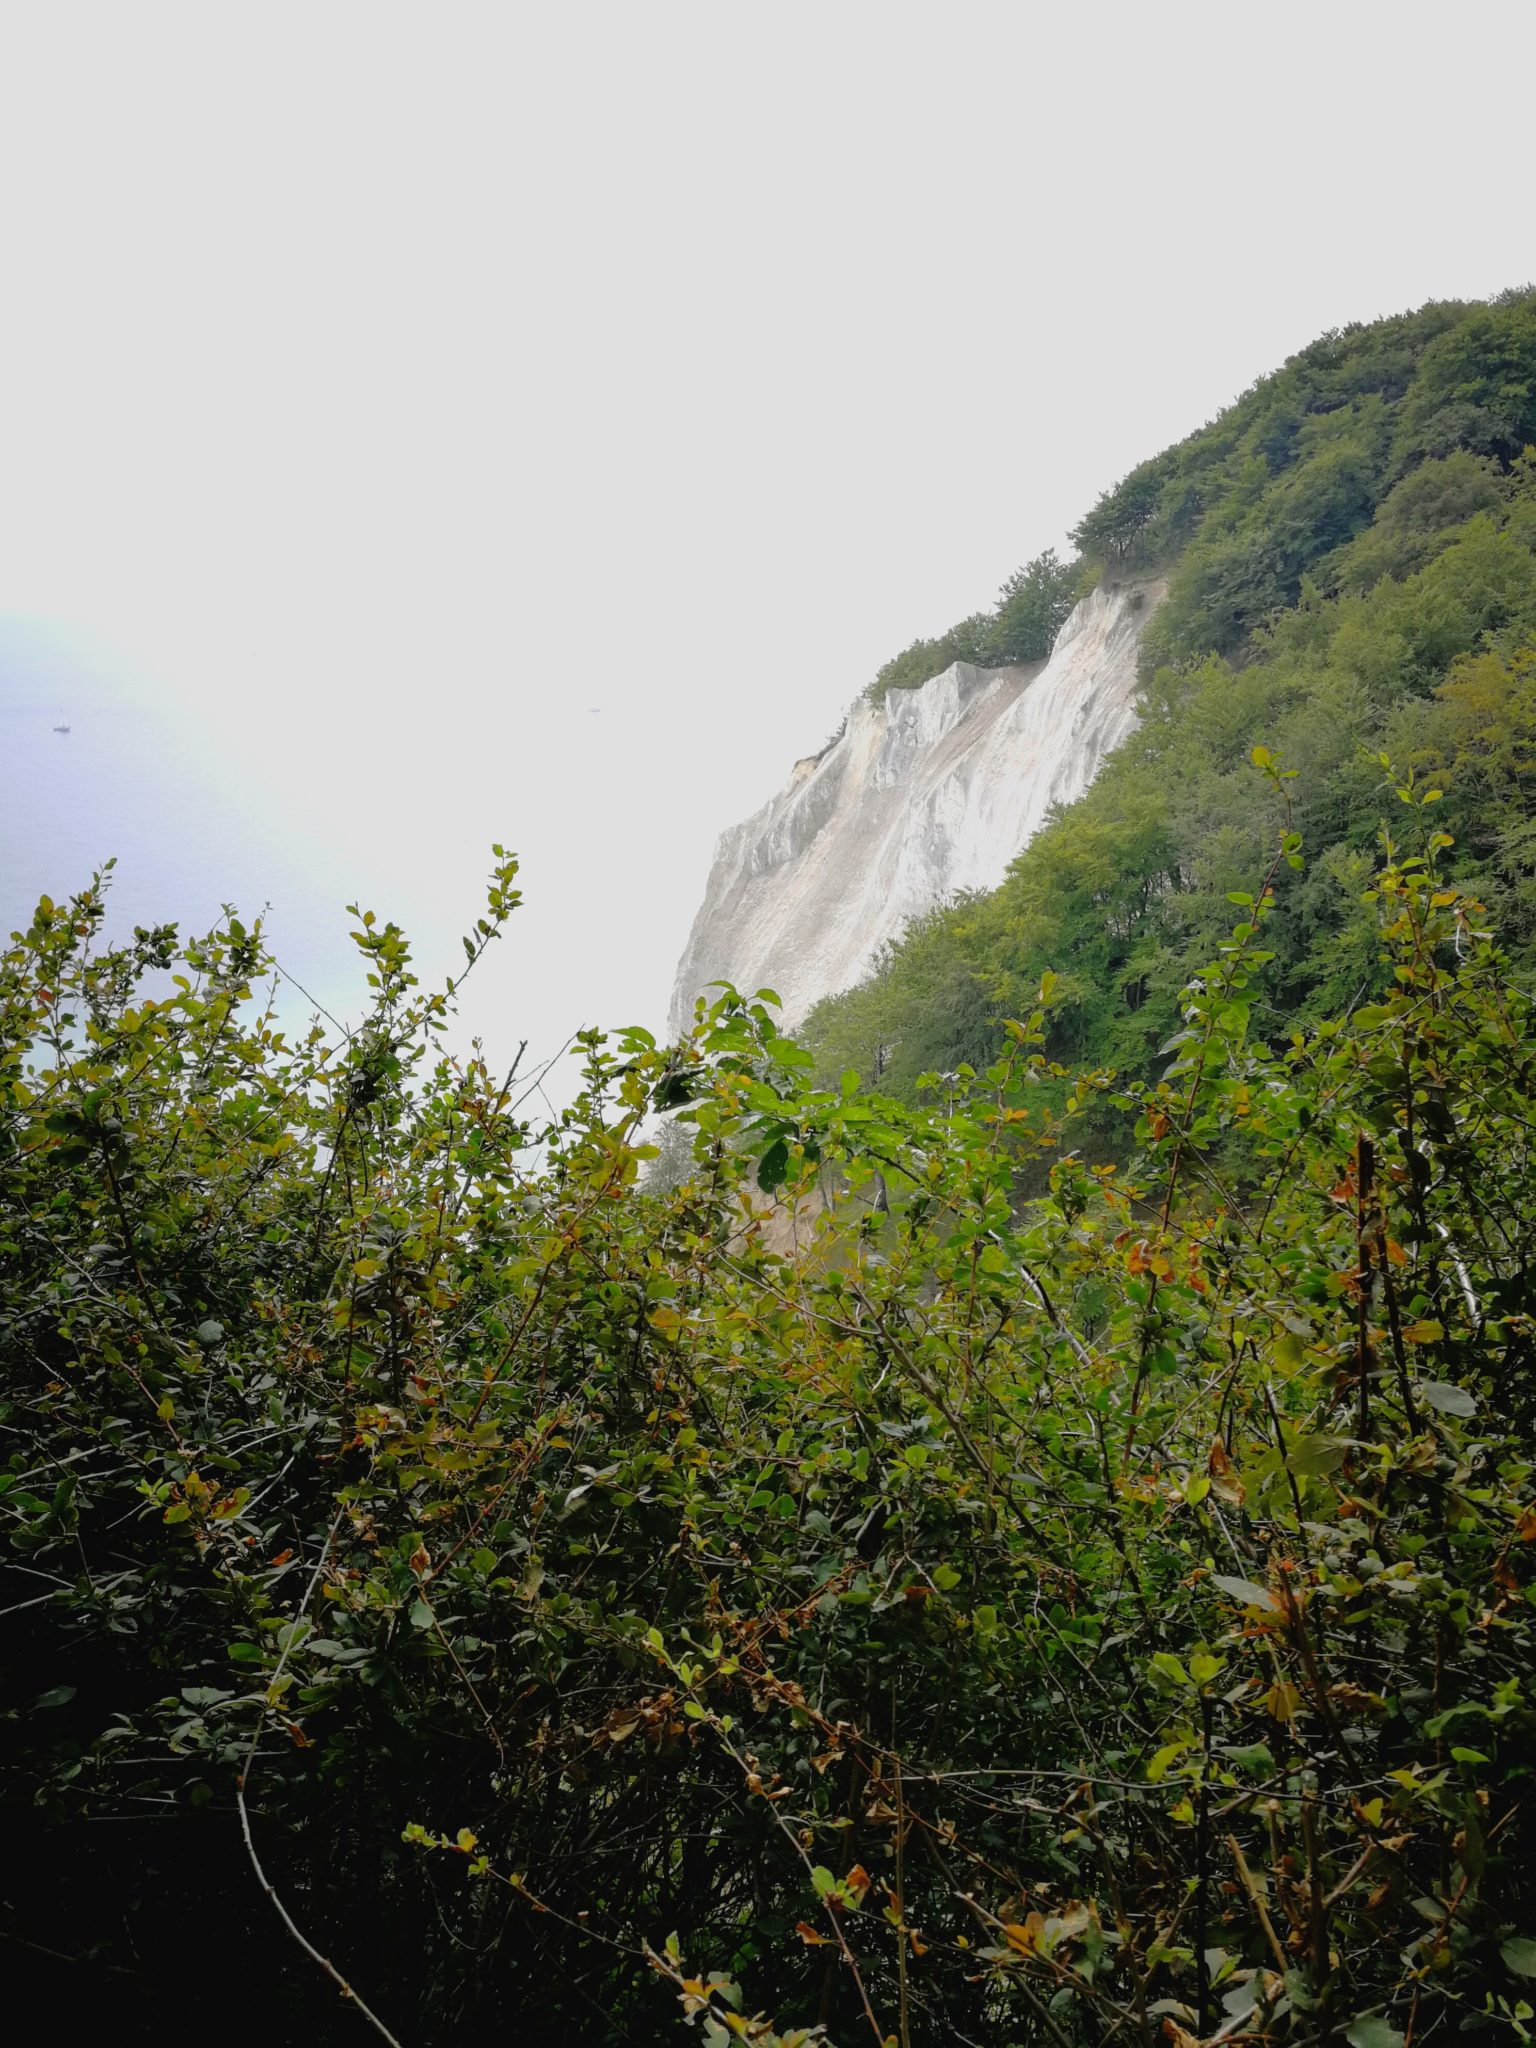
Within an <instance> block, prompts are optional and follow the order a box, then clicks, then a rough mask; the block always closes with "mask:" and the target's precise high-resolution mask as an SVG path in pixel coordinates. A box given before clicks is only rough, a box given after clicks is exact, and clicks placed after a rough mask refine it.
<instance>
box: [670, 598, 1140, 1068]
mask: <svg viewBox="0 0 1536 2048" xmlns="http://www.w3.org/2000/svg"><path fill="white" fill-rule="evenodd" d="M1161 596H1162V586H1161V585H1160V584H1155V583H1145V582H1143V583H1108V582H1106V583H1101V584H1100V585H1099V587H1098V589H1096V590H1095V591H1093V592H1092V594H1091V595H1090V596H1088V597H1085V598H1084V599H1083V601H1082V603H1081V604H1079V605H1078V606H1077V608H1076V610H1075V611H1074V612H1073V613H1072V615H1071V617H1070V618H1069V619H1068V620H1067V622H1066V624H1065V625H1064V626H1063V627H1062V629H1061V633H1060V635H1059V636H1058V638H1057V641H1056V645H1055V647H1054V648H1053V649H1052V651H1051V655H1050V658H1049V660H1047V661H1044V662H1037V663H1034V664H1033V665H1031V666H1029V667H1026V668H996V669H982V668H973V667H972V666H971V664H970V663H969V662H964V661H957V662H956V663H955V664H954V665H953V666H952V667H950V668H947V669H945V671H944V673H943V674H942V675H938V676H935V677H933V679H932V680H931V681H930V682H927V683H924V684H923V686H922V688H921V689H917V690H892V691H890V692H889V693H888V694H887V696H886V697H885V699H884V701H883V702H882V703H880V704H870V703H868V702H867V701H865V700H863V699H861V700H860V701H859V702H858V703H857V704H856V705H855V706H854V708H853V710H852V711H850V713H849V715H848V722H847V725H846V727H845V729H844V731H843V732H842V733H841V734H840V735H839V737H838V738H837V739H836V740H835V741H834V742H833V744H832V745H831V746H830V747H828V748H826V749H825V750H824V751H823V752H822V753H820V754H818V755H815V756H814V757H812V758H811V759H809V760H805V761H800V762H797V763H796V765H795V769H794V772H793V774H792V775H791V777H790V780H789V784H788V786H787V787H786V788H784V789H782V790H781V791H780V792H779V794H778V795H777V796H776V797H774V798H772V799H771V800H770V801H769V802H768V803H766V804H764V805H763V807H762V809H761V810H760V811H756V812H754V814H753V815H752V816H751V817H750V818H748V819H746V820H745V822H744V823H742V824H740V825H736V826H733V827H732V828H731V830H729V831H728V832H724V833H722V834H721V837H720V841H719V844H718V845H717V847H716V849H715V860H714V866H713V867H712V868H711V870H710V876H709V883H708V886H707V888H706V890H705V895H704V902H703V905H702V906H701V908H700V910H699V914H698V916H697V917H696V918H695V919H694V924H693V930H692V932H691V933H690V934H689V938H688V944H687V947H686V949H685V951H684V953H683V957H682V961H681V963H680V965H679V967H678V972H677V982H676V985H675V988H674V991H673V997H672V1028H673V1029H674V1031H677V1030H681V1029H682V1028H683V1026H684V1025H685V1023H686V1021H687V1020H688V1019H689V1018H690V1017H691V1016H692V1014H693V1004H694V998H695V997H696V996H697V995H699V994H701V993H702V992H703V991H704V990H705V989H706V987H707V986H708V984H709V983H710V982H712V981H729V982H733V983H734V984H735V986H736V987H737V988H739V989H741V990H743V991H744V992H745V993H747V994H751V992H752V991H753V990H754V989H757V988H760V987H768V988H772V989H774V990H776V991H777V992H778V994H779V996H780V997H781V999H782V1001H783V1010H782V1013H781V1022H783V1023H784V1024H786V1025H794V1024H797V1023H798V1022H799V1021H800V1020H801V1018H803V1017H804V1016H805V1014H806V1013H807V1011H808V1010H810V1009H811V1008H812V1006H813V1005H814V1004H816V1003H817V1002H819V1001H820V1000H821V998H822V997H823V996H826V995H833V994H836V993H837V992H838V991H840V990H842V989H845V988H850V987H852V986H853V984H854V983H855V982H857V981H860V980H862V979H863V977H864V976H865V975H866V974H868V973H869V971H870V969H871V968H872V967H873V965H874V963H875V960H876V957H877V955H878V954H879V952H880V949H881V947H882V946H884V945H885V944H886V943H887V942H888V941H889V940H891V939H893V938H895V937H897V936H898V935H899V933H900V932H901V930H902V928H903V927H904V926H905V925H906V924H907V922H908V921H909V920H910V919H911V918H913V917H916V916H919V915H920V914H921V913H922V912H924V911H926V910H931V909H932V908H933V906H934V905H935V904H937V903H940V902H942V901H943V900H944V898H945V897H947V896H952V895H954V894H955V893H956V892H957V891H959V890H963V889H991V888H995V887H996V886H997V884H998V883H999V882H1000V881H1001V880H1002V879H1003V876H1004V874H1005V873H1006V872H1007V869H1008V864H1009V862H1010V861H1011V860H1012V859H1013V858H1014V856H1015V854H1017V853H1018V852H1019V850H1020V849H1021V848H1022V847H1023V846H1024V845H1025V844H1026V843H1027V842H1028V841H1029V840H1030V839H1031V838H1032V837H1033V835H1034V834H1035V833H1036V832H1037V831H1038V830H1039V828H1040V826H1041V825H1042V824H1043V823H1044V822H1045V818H1046V814H1047V813H1048V811H1049V810H1050V808H1051V806H1052V805H1053V804H1064V803H1071V802H1072V801H1073V799H1074V798H1076V797H1079V796H1081V795H1082V793H1083V791H1084V790H1085V789H1086V788H1087V787H1088V785H1089V783H1090V782H1091V781H1092V780H1093V778H1094V776H1095V774H1096V773H1097V772H1098V767H1099V763H1100V762H1101V761H1102V760H1103V758H1104V756H1105V755H1106V754H1107V753H1108V752H1109V751H1110V749H1111V748H1112V747H1115V746H1117V745H1118V744H1119V742H1120V741H1121V740H1123V739H1124V738H1125V737H1126V736H1127V734H1128V733H1130V732H1131V730H1132V729H1133V728H1134V726H1135V724H1136V649H1137V643H1138V641H1139V640H1140V638H1141V631H1142V628H1143V626H1145V624H1146V622H1147V620H1148V619H1149V618H1150V616H1151V614H1152V611H1153V608H1154V606H1155V605H1156V603H1157V600H1158V599H1159V598H1160V597H1161Z"/></svg>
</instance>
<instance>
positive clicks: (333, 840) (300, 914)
mask: <svg viewBox="0 0 1536 2048" xmlns="http://www.w3.org/2000/svg"><path fill="white" fill-rule="evenodd" d="M130 685H131V679H129V681H125V680H124V678H123V677H121V676H119V675H117V674H114V673H111V672H107V671H103V670H95V669H93V668H92V666H91V662H90V660H89V659H88V658H85V657H82V656H81V655H80V653H79V651H78V650H70V649H67V648H66V649H65V650H64V653H63V654H62V655H61V653H60V649H59V647H58V646H57V645H55V644H53V643H51V642H49V641H48V640H47V639H46V637H45V638H44V639H42V640H39V639H38V638H37V637H36V636H35V635H34V636H32V637H30V638H29V637H28V636H27V635H26V634H25V633H22V632H20V630H19V629H16V628H12V627H10V626H8V625H7V623H6V622H4V621H0V931H3V932H4V933H5V934H9V933H10V932H11V931H12V930H13V929H15V928H16V927H17V926H18V925H19V924H21V923H22V922H23V921H24V920H26V919H27V918H28V917H29V916H30V914H31V911H32V909H33V907H34V906H35V904H36V902H37V899H38V897H39V896H40V895H42V894H44V893H46V894H48V895H50V896H53V897H55V898H59V897H62V896H65V895H67V894H68V893H69V892H70V891H72V890H74V889H77V888H79V887H81V886H82V885H83V884H84V883H85V882H86V881H87V879H88V878H89V876H90V874H91V872H92V870H93V869H94V868H95V867H97V866H99V865H100V864H101V863H102V862H103V861H104V860H105V859H106V858H107V857H108V856H109V855H115V856H116V861H117V866H116V869H115V871H114V875H113V880H112V888H111V899H110V900H111V906H112V908H111V915H110V920H109V929H110V930H111V931H112V932H114V933H116V934H119V935H121V934H125V933H126V932H127V931H128V930H129V929H130V928H131V927H132V925H134V924H150V923H160V922H167V921H171V922H176V923H178V924H180V925H181V926H182V927H183V928H184V929H194V930H195V929H206V928H207V927H208V926H210V925H211V924H212V923H213V922H214V921H215V920H216V919H217V918H218V916H219V915H220V911H221V907H222V906H223V905H224V904H226V903H231V904H234V905H235V906H236V907H237V908H238V909H239V911H240V914H241V915H242V916H243V917H245V918H246V919H247V920H249V919H250V917H251V916H252V915H254V914H255V913H257V912H261V911H263V910H265V912H266V914H267V926H268V931H269V933H270V935H271V939H272V942H273V944H274V947H275V950H276V953H277V956H278V959H279V961H280V962H281V964H282V966H283V967H284V969H285V970H286V971H287V973H288V974H289V975H291V976H292V977H293V978H294V981H295V982H296V983H302V984H303V987H304V989H305V990H307V991H308V992H309V994H310V996H312V997H313V998H314V999H315V1001H316V1002H318V1003H320V1004H322V1005H323V1006H324V1007H325V1008H326V1009H328V1010H331V1011H333V1012H335V1014H336V1015H337V1016H339V1017H344V1018H348V1019H350V1018H354V1017H355V1016H356V1015H357V1014H358V1011H359V1008H360V1006H361V1004H362V1001H363V1000H364V997H365V989H364V986H363V978H362V970H361V968H360V967H358V966H357V965H355V957H356V956H355V954H354V951H353V948H352V947H351V945H350V943H349V941H348V939H347V937H346V934H347V932H348V930H349V929H350V928H351V926H352V924H353V922H354V920H352V919H350V918H348V917H347V915H346V912H345V909H344V906H345V905H346V904H347V903H349V902H358V903H360V904H361V905H362V906H363V907H364V908H372V909H374V910H376V911H377V912H378V913H379V915H380V917H381V918H384V917H390V918H394V919H395V920H396V921H397V922H398V923H399V924H401V925H402V926H403V927H404V928H405V930H406V931H407V933H408V934H409V935H410V937H411V940H412V944H413V948H414V953H415V959H416V963H417V966H418V970H419V971H420V973H421V975H422V979H423V981H424V982H425V981H428V980H430V981H432V982H440V981H441V979H442V978H443V977H444V976H445V975H448V974H455V973H457V972H458V970H459V968H460V967H461V966H462V963H463V948H462V945H461V944H460V934H461V933H462V932H464V931H466V930H467V929H469V928H470V927H471V926H472V924H473V922H474V919H475V918H476V916H477V915H479V913H480V911H481V909H482V907H483V885H484V877H485V875H486V873H487V871H488V869H489V866H490V851H489V849H490V845H491V843H492V841H495V840H500V841H501V842H502V843H503V844H505V845H507V846H508V847H510V848H511V849H512V850H514V851H516V852H518V853H519V854H520V855H522V856H523V858H524V871H523V876H522V882H523V885H524V888H525V893H526V897H527V902H526V907H525V908H524V909H522V910H520V911H519V912H518V913H517V915H516V916H515V917H514V919H513V921H512V925H511V927H510V928H509V931H508V935H507V937H506V938H505V939H504V940H503V941H501V942H500V943H499V944H498V945H497V946H496V947H495V948H493V949H492V951H491V953H490V954H488V955H487V957H486V959H485V961H484V963H483V964H482V966H481V968H480V969H478V970H477V972H476V975H475V976H474V978H473V979H472V981H471V982H470V983H469V984H468V985H467V986H466V989H465V992H464V996H463V998H462V1013H461V1023H460V1026H459V1028H458V1029H457V1032H456V1038H457V1041H458V1043H459V1044H460V1045H461V1046H462V1045H467V1043H468V1041H469V1038H470V1037H471V1035H479V1036H481V1037H482V1038H483V1040H484V1042H485V1045H486V1050H487V1053H488V1056H489V1057H490V1058H491V1059H492V1062H493V1064H495V1063H497V1062H498V1061H499V1062H502V1063H505V1062H507V1061H509V1060H510V1058H511V1055H512V1053H513V1052H515V1051H516V1049H517V1046H518V1043H519V1042H520V1041H521V1040H523V1039H527V1040H528V1041H529V1045H528V1052H527V1054H526V1055H525V1071H526V1070H528V1069H530V1068H532V1066H533V1065H534V1064H535V1063H536V1062H538V1061H539V1060H542V1059H546V1058H549V1057H551V1056H553V1055H555V1054H556V1053H557V1052H558V1049H559V1047H560V1045H561V1044H562V1042H563V1041H564V1040H566V1039H567V1038H568V1037H569V1035H570V1034H571V1033H573V1032H574V1031H575V1030H577V1029H578V1028H581V1027H583V1026H586V1025H590V1024H601V1025H603V1026H614V1025H621V1024H625V1023H629V1022H640V1023H644V1024H647V1025H649V1026H651V1027H652V1028H658V1027H659V1025H660V1022H661V1020H662V1019H663V1018H664V1016H665V1008H666V1000H667V993H668V988H669V984H670V976H671V972H672V968H673V965H674V963H675V961H676V958H677V955H678V952H679V950H680V948H681V942H682V938H683V936H684V934H685V932H686V929H687V924H688V920H689V918H690V916H691V914H692V910H693V908H694V904H695V901H696V898H697V895H698V892H699V890H700V888H701V886H702V881H703V872H704V865H705V862H706V860H707V847H708V838H709V832H710V829H711V828H710V826H709V825H708V824H705V825H703V826H692V827H690V828H689V830H690V832H691V838H690V839H689V840H688V854H689V859H687V860H683V859H680V858H679V856H678V847H679V843H680V841H679V838H678V833H679V832H680V831H681V829H682V828H681V826H680V824H679V822H678V819H677V817H675V816H669V815H668V814H667V813H666V812H665V811H663V812H662V813H661V814H658V813H657V811H656V808H655V807H654V806H651V807H650V817H649V822H645V821H644V814H645V811H646V794H645V791H644V789H643V787H640V788H637V786H636V769H635V765H634V764H635V760H636V757H637V754H638V753H639V752H640V746H641V742H640V736H639V728H638V721H637V722H636V723H635V724H633V725H631V726H629V727H626V725H625V722H624V718H625V714H624V709H623V707H616V711H617V715H615V713H614V712H613V711H610V712H609V713H607V714H606V722H605V716H603V715H599V714H598V713H597V712H596V711H594V710H593V708H592V707H590V706H588V705H587V704H586V702H585V701H584V700H583V698H582V697H580V696H574V697H573V696H571V693H569V692H568V693H567V696H568V697H569V698H570V701H565V700H563V699H560V698H555V697H551V698H550V699H548V700H547V701H544V702H543V703H541V704H540V705H537V706H535V707H532V708H530V707H529V706H527V705H524V706H521V707H519V708H518V709H517V712H516V716H515V717H514V716H512V715H511V713H510V711H509V714H508V716H507V718H506V722H505V727H504V729H501V730H498V727H497V725H496V723H495V721H494V718H493V719H491V720H490V721H489V722H487V720H486V719H485V718H484V717H483V716H482V717H479V718H477V719H475V720H473V721H469V720H466V721H464V722H463V723H462V724H461V723H459V722H458V721H456V720H455V719H454V718H453V717H452V716H451V714H450V715H445V710H444V706H443V705H442V703H441V702H440V701H434V700H432V699H430V698H428V699H425V700H424V701H423V703H422V706H421V710H420V716H419V718H417V719H416V720H415V721H414V722H405V723H404V724H402V722H401V720H400V719H399V718H396V719H395V720H394V721H393V722H392V723H390V724H389V725H387V726H385V725H383V724H382V722H381V721H378V720H374V721H370V719H369V717H368V716H367V707H366V704H365V703H358V702H353V703H350V704H339V703H337V704H332V705H330V706H328V707H323V706H316V707H305V706H303V705H301V704H295V703H293V702H291V701H290V702H288V703H287V704H286V706H285V707H284V708H283V710H282V712H281V714H280V715H279V714H277V713H275V712H273V711H271V710H263V711H262V712H261V714H260V715H259V716H252V715H250V714H244V713H240V712H238V711H234V710H229V709H223V708H221V707H220V706H219V705H218V704H217V703H215V702H213V701H212V700H210V701H208V702H198V701H191V702H188V701H184V700H170V699H167V700H163V701H162V700H157V699H156V696H155V693H154V691H153V690H152V689H150V690H144V689H138V688H134V687H131V686H130ZM61 718H63V719H64V720H66V721H67V723H68V724H69V727H70V730H69V731H68V733H59V732H55V731H54V730H53V729H52V728H53V726H54V725H55V724H56V723H57V722H59V721H60V719H61ZM281 1007H282V1011H283V1016H284V1021H285V1022H287V1023H289V1024H290V1025H297V1024H299V1023H301V1022H302V1021H303V1020H304V1018H305V1016H307V1014H308V1011H309V1004H308V1001H307V999H306V998H304V997H302V996H301V995H299V993H298V992H297V990H296V989H294V988H291V987H290V988H289V989H287V990H286V991H285V993H284V996H283V999H282V1005H281ZM574 1076H575V1062H574V1060H573V1059H572V1058H571V1057H567V1058H566V1059H565V1060H564V1061H563V1062H559V1063H557V1065H556V1067H555V1069H554V1072H553V1074H552V1076H551V1078H550V1081H549V1083H548V1091H549V1093H550V1095H551V1096H552V1097H554V1098H555V1099H556V1100H558V1099H561V1098H562V1097H566V1096H568V1095H569V1094H570V1092H571V1091H572V1087H573V1084H574Z"/></svg>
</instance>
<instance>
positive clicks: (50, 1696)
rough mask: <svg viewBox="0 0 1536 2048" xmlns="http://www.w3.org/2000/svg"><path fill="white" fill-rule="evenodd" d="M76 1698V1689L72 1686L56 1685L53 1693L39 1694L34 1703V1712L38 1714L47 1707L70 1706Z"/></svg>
mask: <svg viewBox="0 0 1536 2048" xmlns="http://www.w3.org/2000/svg"><path fill="white" fill-rule="evenodd" d="M74 1696H75V1688H74V1687H73V1686H72V1685H56V1686H54V1687H53V1688H52V1690H51V1691H49V1692H40V1693H39V1694H38V1696H37V1698H36V1699H35V1700H34V1701H33V1702H32V1711H33V1712H34V1713H37V1712H39V1711H41V1710H42V1709H44V1708H47V1707H64V1706H68V1704H69V1702H70V1701H71V1700H72V1699H73V1698H74Z"/></svg>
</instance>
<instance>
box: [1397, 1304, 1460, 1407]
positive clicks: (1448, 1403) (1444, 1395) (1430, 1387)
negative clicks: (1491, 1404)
mask: <svg viewBox="0 0 1536 2048" xmlns="http://www.w3.org/2000/svg"><path fill="white" fill-rule="evenodd" d="M1438 1327H1439V1326H1438V1324H1437V1325H1436V1328H1438ZM1407 1334H1408V1333H1407V1331H1406V1330H1405V1331H1404V1332H1403V1335H1404V1336H1407ZM1419 1392H1420V1393H1421V1394H1422V1395H1423V1397H1424V1399H1425V1400H1426V1401H1427V1402H1428V1403H1429V1405H1430V1407H1431V1408H1433V1409H1436V1410H1437V1411H1438V1412H1439V1413H1440V1414H1441V1415H1462V1416H1469V1415H1475V1414H1476V1413H1477V1403H1476V1402H1475V1401H1474V1400H1473V1398H1472V1396H1471V1395H1470V1394H1469V1393H1468V1392H1467V1390H1466V1388H1465V1387H1457V1386H1453V1385H1452V1384H1451V1382H1450V1381H1449V1380H1420V1381H1419Z"/></svg>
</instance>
